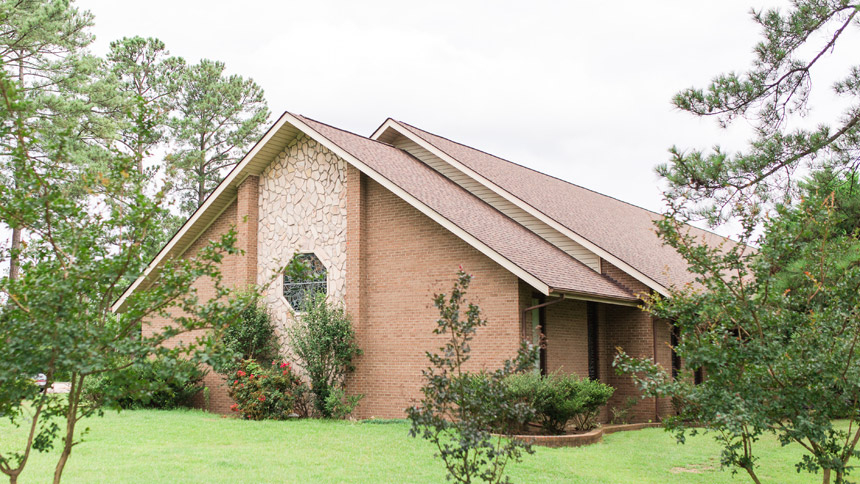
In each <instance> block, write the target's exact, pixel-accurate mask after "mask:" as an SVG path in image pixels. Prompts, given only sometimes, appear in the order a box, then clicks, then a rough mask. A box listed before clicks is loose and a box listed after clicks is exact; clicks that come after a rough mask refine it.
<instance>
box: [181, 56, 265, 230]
mask: <svg viewBox="0 0 860 484" xmlns="http://www.w3.org/2000/svg"><path fill="white" fill-rule="evenodd" d="M268 119H269V108H268V107H267V105H266V101H265V98H264V97H263V90H262V89H261V88H260V86H258V85H257V84H256V83H255V82H254V81H253V80H252V79H243V78H242V77H241V76H238V75H229V76H228V75H225V74H224V64H223V63H222V62H217V61H211V60H206V59H204V60H202V61H201V62H200V63H199V64H196V65H194V66H190V67H189V68H188V69H187V70H186V72H185V77H184V79H183V85H182V91H181V95H180V100H179V105H178V108H177V116H176V118H175V119H174V121H173V127H174V130H175V134H174V141H175V145H176V146H175V148H176V150H175V151H174V152H173V153H171V156H170V157H169V165H170V172H171V174H172V176H171V181H172V183H173V187H174V190H176V192H177V193H178V194H179V196H180V197H181V200H182V212H183V214H185V215H188V214H190V213H192V212H194V210H196V209H197V208H198V207H199V206H200V205H202V204H203V201H204V200H205V199H206V197H207V196H208V195H209V193H211V192H212V190H213V189H214V188H215V186H216V185H217V184H218V183H219V182H220V181H221V179H222V178H223V176H224V174H225V172H226V170H227V169H228V168H230V167H231V166H234V165H235V164H236V163H238V161H239V159H240V158H241V157H242V155H244V153H245V151H246V150H247V148H248V147H249V145H250V144H251V143H253V142H255V141H257V140H258V139H259V138H260V136H261V135H262V133H263V127H264V126H265V123H266V122H267V121H268Z"/></svg>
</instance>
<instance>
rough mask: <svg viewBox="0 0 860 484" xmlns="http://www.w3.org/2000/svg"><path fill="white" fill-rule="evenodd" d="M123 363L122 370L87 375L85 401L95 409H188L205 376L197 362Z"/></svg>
mask: <svg viewBox="0 0 860 484" xmlns="http://www.w3.org/2000/svg"><path fill="white" fill-rule="evenodd" d="M126 364H127V365H128V366H127V367H126V368H123V369H122V370H118V371H114V372H110V373H100V374H94V375H90V376H88V377H87V378H86V379H85V380H84V398H85V400H86V401H87V402H88V403H89V404H90V405H95V406H98V407H101V406H106V407H113V408H123V409H130V408H160V409H173V408H178V407H184V406H189V405H190V404H191V399H192V398H193V397H194V396H195V395H197V393H198V392H200V390H201V389H202V387H201V386H200V382H201V381H202V380H203V377H204V376H205V375H206V371H204V370H201V369H200V367H199V366H198V365H197V363H195V362H193V361H188V360H183V359H174V358H167V357H158V358H155V359H140V360H137V361H134V362H130V363H126ZM119 366H123V365H119Z"/></svg>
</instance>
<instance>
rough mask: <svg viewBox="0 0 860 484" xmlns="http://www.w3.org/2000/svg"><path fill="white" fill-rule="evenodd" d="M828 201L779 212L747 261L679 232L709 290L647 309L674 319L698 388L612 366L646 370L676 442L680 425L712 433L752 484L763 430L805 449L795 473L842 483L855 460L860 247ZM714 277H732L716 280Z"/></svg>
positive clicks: (651, 369)
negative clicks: (668, 400)
mask: <svg viewBox="0 0 860 484" xmlns="http://www.w3.org/2000/svg"><path fill="white" fill-rule="evenodd" d="M858 188H860V187H858V186H857V185H856V184H854V187H853V189H852V191H853V193H854V195H853V196H854V197H858V195H860V191H858ZM834 196H835V195H834V194H832V193H831V194H830V195H822V194H820V193H814V192H813V193H808V194H807V198H805V199H804V200H803V201H802V202H801V203H800V204H799V205H798V206H796V207H780V208H779V212H778V213H779V217H777V218H775V219H773V220H772V221H771V222H770V223H769V224H768V225H767V227H766V229H765V230H766V234H765V237H764V239H763V243H762V246H761V247H760V248H759V250H758V251H757V252H756V253H755V254H753V255H750V254H745V253H743V249H742V248H740V247H735V248H732V249H730V250H728V251H725V252H720V251H718V250H710V251H708V250H706V249H704V248H702V247H695V249H687V248H686V245H684V244H690V243H691V241H690V240H685V239H684V238H683V237H685V236H681V235H678V237H679V239H678V240H677V242H678V243H679V247H680V248H679V250H680V251H681V252H682V254H685V255H686V256H688V257H690V258H691V259H692V260H693V262H694V265H693V268H694V270H696V271H698V272H699V273H700V274H701V280H702V281H703V282H704V283H705V284H706V290H704V291H702V292H698V293H694V294H688V293H679V294H672V295H671V296H672V297H671V298H655V299H653V300H652V301H650V302H649V305H648V309H649V310H650V311H651V312H652V313H653V314H655V315H656V316H658V317H663V318H667V319H671V320H674V321H675V324H676V326H677V327H678V329H679V332H680V343H679V344H678V345H677V346H676V348H675V351H676V352H677V353H678V355H679V356H680V357H681V358H683V359H684V361H685V362H686V364H687V365H688V368H699V367H702V368H704V370H705V374H706V378H705V381H704V382H703V383H702V384H700V385H693V384H691V380H690V379H689V378H687V379H679V380H672V378H671V377H670V375H668V374H666V372H665V371H663V370H662V369H661V368H659V367H657V366H655V365H653V364H652V363H650V362H646V361H637V360H633V359H630V358H628V357H626V356H624V355H622V357H621V358H620V359H619V360H618V361H617V364H618V366H619V367H620V368H621V369H623V370H624V371H626V372H643V374H644V375H645V377H644V378H641V379H640V380H639V381H640V383H641V384H642V386H643V388H644V390H645V391H646V392H647V393H649V394H652V395H653V394H660V395H662V396H671V397H673V398H675V399H677V400H679V401H680V402H681V405H680V409H681V414H680V416H679V417H678V418H676V419H674V420H672V421H671V426H672V427H673V428H676V429H677V430H679V431H680V432H682V433H681V434H680V435H683V430H684V423H683V420H694V421H698V422H702V423H703V424H704V425H705V426H706V427H707V428H709V429H711V430H715V431H717V432H719V433H718V434H717V435H718V436H719V437H718V438H720V439H721V440H722V441H723V444H724V446H725V450H724V452H723V463H724V464H725V465H730V466H735V467H739V468H741V469H744V470H746V471H747V472H748V473H749V474H750V476H751V477H752V478H753V480H757V479H758V478H757V475H756V472H755V463H756V454H755V443H756V441H757V440H758V439H759V437H760V436H761V434H762V433H765V432H772V433H775V434H776V435H777V436H778V437H779V439H780V441H781V442H783V443H785V444H789V443H796V444H799V445H801V446H802V447H803V448H804V449H806V451H807V453H806V454H805V455H804V456H803V459H802V460H801V461H800V462H799V463H798V464H797V469H798V471H800V470H805V471H810V472H817V471H821V470H823V474H824V478H825V482H827V478H828V477H829V475H830V473H831V472H832V473H834V474H835V480H836V482H843V481H844V479H845V477H846V475H847V473H848V472H849V471H850V461H851V459H852V458H853V457H855V456H856V455H857V452H856V446H857V442H858V439H860V431H858V429H857V426H856V420H857V419H858V417H860V365H857V361H856V353H857V343H858V341H860V320H858V317H857V314H858V308H860V294H858V287H860V240H858V233H857V231H856V230H854V231H853V232H847V233H846V232H845V230H844V228H840V225H842V226H843V227H844V226H845V222H846V220H845V219H844V218H843V217H841V216H840V214H839V212H837V211H835V210H834ZM849 222H850V223H849V224H848V226H850V225H852V224H856V220H854V221H849ZM676 233H677V232H676ZM715 270H718V271H720V272H721V273H722V274H724V275H729V277H724V278H722V279H718V278H717V277H715V275H714V274H713V273H712V272H711V271H715ZM842 417H847V418H849V419H850V421H851V422H852V427H849V429H848V430H847V431H846V430H843V429H837V428H835V427H834V425H833V423H832V421H833V420H834V419H836V418H842Z"/></svg>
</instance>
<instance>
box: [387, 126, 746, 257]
mask: <svg viewBox="0 0 860 484" xmlns="http://www.w3.org/2000/svg"><path fill="white" fill-rule="evenodd" d="M388 119H391V120H392V121H394V122H396V123H400V124H403V125H405V126H408V127H410V128H412V129H416V130H418V131H421V132H424V133H427V134H429V135H432V136H436V137H437V138H442V139H444V140H445V141H448V142H450V143H454V144H455V145H460V146H462V147H464V148H468V149H470V150H474V151H477V152H479V153H483V154H485V155H487V156H491V157H493V158H495V159H497V160H499V161H503V162H505V163H509V164H511V165H514V166H517V167H519V168H524V169H526V170H529V171H532V172H534V173H537V174H539V175H542V176H545V177H548V178H552V179H554V180H558V181H560V182H563V183H566V184H568V185H570V186H574V187H576V188H581V189H583V190H587V191H589V192H591V193H594V194H596V195H600V196H602V197H606V198H609V199H611V200H615V201H617V202H621V203H623V204H625V205H629V206H631V207H633V208H637V209H639V210H642V211H645V212H648V213H650V214H653V215H656V216H658V217H663V216H665V215H664V214H662V213H660V212H655V211H654V210H650V209H648V208H645V207H641V206H639V205H636V204H635V203H631V202H628V201H626V200H622V199H620V198H617V197H614V196H612V195H607V194H605V193H601V192H598V191H597V190H593V189H591V188H588V187H584V186H582V185H577V184H576V183H573V182H571V181H568V180H565V179H564V178H560V177H557V176H555V175H550V174H549V173H544V172H542V171H540V170H536V169H534V168H531V167H529V166H526V165H521V164H519V163H517V162H515V161H511V160H508V159H505V158H502V157H501V156H498V155H494V154H492V153H489V152H487V151H484V150H482V149H480V148H475V147H473V146H469V145H467V144H465V143H460V142H459V141H455V140H452V139H450V138H448V137H445V136H442V135H438V134H436V133H431V132H430V131H427V130H426V129H421V128H419V127H417V126H415V125H413V124H409V123H407V122H405V121H400V120H398V119H394V118H387V119H386V121H387V120H388ZM383 124H384V123H383ZM425 141H426V140H425ZM428 143H430V142H429V141H428ZM430 144H433V143H430ZM433 146H436V145H433ZM436 148H437V149H438V150H440V151H442V152H443V153H445V154H447V155H448V156H450V157H451V158H454V156H453V155H451V154H450V153H448V152H447V151H445V150H443V149H442V148H440V147H438V146H436ZM454 159H455V160H456V158H454ZM473 171H474V169H473ZM480 175H481V176H483V177H485V178H486V176H485V175H483V174H480ZM496 185H497V186H498V184H496ZM499 188H501V189H502V190H505V192H507V193H510V191H509V190H507V189H505V188H504V187H501V186H499ZM511 195H512V196H513V194H512V193H511ZM517 198H519V197H517ZM529 205H530V206H532V207H533V208H534V209H535V210H538V211H539V212H541V213H543V214H544V215H546V216H548V217H549V214H547V213H546V212H544V211H543V210H541V209H539V208H537V207H534V206H533V205H531V204H529ZM559 223H561V222H559ZM562 225H563V224H562ZM684 225H687V226H688V227H690V228H694V229H697V230H701V231H703V232H707V233H709V234H711V235H715V236H717V237H720V238H722V239H727V240H730V241H732V242H734V243H739V242H738V241H736V240H734V239H732V238H731V237H729V236H725V235H720V234H718V233H717V232H714V231H713V230H710V229H704V228H701V227H696V226H695V225H692V224H690V223H688V222H684ZM571 230H572V229H571Z"/></svg>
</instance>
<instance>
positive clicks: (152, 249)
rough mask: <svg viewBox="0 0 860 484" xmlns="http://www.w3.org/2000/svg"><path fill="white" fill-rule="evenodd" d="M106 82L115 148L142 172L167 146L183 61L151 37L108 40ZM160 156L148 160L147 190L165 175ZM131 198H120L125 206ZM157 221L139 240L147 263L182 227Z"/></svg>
mask: <svg viewBox="0 0 860 484" xmlns="http://www.w3.org/2000/svg"><path fill="white" fill-rule="evenodd" d="M105 66H106V72H105V73H104V74H105V75H106V76H107V79H108V82H111V83H113V84H114V85H116V91H117V93H118V94H119V96H118V97H119V99H117V100H116V101H115V102H114V103H113V105H114V106H115V108H114V109H113V112H112V114H113V117H114V119H115V120H116V122H117V137H116V142H117V143H118V149H119V150H120V151H122V152H124V153H127V154H128V155H129V156H133V157H134V158H135V159H136V160H137V163H138V165H137V172H138V173H141V174H142V173H144V172H145V171H146V170H145V166H144V163H145V162H146V160H147V158H149V157H153V156H156V157H157V156H165V155H166V152H167V151H168V147H169V142H170V129H169V121H170V118H171V115H172V114H173V112H174V110H175V109H176V107H177V104H178V101H179V93H180V89H181V87H182V80H183V75H184V72H185V60H184V59H183V58H181V57H174V56H171V55H170V52H169V51H168V50H167V47H166V46H165V45H164V42H162V41H160V40H158V39H155V38H146V39H144V38H142V37H138V36H135V37H123V38H122V39H119V40H116V41H113V42H111V44H110V51H109V52H108V54H107V57H106V59H105ZM165 165H166V163H165V160H164V158H161V159H154V160H153V166H154V167H156V168H157V169H156V170H155V171H154V172H152V176H151V179H150V190H151V191H152V192H157V191H158V190H159V188H160V184H161V183H163V180H161V179H160V177H163V176H164V175H165V172H166V166H165ZM129 201H131V200H126V201H125V203H127V202H129ZM157 217H158V218H159V219H160V220H161V224H160V226H161V227H162V230H160V231H156V232H153V233H151V234H150V236H149V237H148V238H147V239H145V240H144V241H143V243H144V245H145V250H144V251H143V252H142V254H141V255H142V257H143V258H144V259H145V260H151V259H152V257H153V256H154V255H155V254H156V253H157V252H158V250H160V249H161V247H162V246H164V244H165V243H166V242H167V241H168V240H169V238H170V237H171V236H172V235H173V233H174V231H175V230H176V228H177V227H178V226H179V225H180V224H181V223H182V217H180V216H179V215H178V214H175V213H171V212H170V211H169V210H167V209H164V210H162V212H161V213H160V214H158V215H157Z"/></svg>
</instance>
